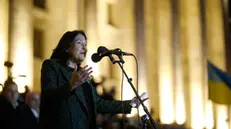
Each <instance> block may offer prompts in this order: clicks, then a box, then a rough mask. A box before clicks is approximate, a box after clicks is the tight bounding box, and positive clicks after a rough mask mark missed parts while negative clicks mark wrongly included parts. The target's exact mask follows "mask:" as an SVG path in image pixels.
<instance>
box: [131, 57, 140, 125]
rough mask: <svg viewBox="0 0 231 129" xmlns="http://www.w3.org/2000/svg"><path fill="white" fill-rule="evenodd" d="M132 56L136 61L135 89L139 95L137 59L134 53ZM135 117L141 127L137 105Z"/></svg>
mask: <svg viewBox="0 0 231 129" xmlns="http://www.w3.org/2000/svg"><path fill="white" fill-rule="evenodd" d="M132 57H133V58H134V59H135V62H136V90H137V93H138V95H139V67H138V60H137V58H136V56H135V55H133V54H132ZM137 119H138V128H140V129H141V128H142V125H141V123H140V112H139V107H137Z"/></svg>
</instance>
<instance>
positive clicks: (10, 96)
mask: <svg viewBox="0 0 231 129" xmlns="http://www.w3.org/2000/svg"><path fill="white" fill-rule="evenodd" d="M19 104H20V103H19V102H18V86H17V84H16V83H15V82H13V81H12V80H7V81H6V82H5V84H4V87H3V91H2V93H1V95H0V129H13V128H14V125H15V122H16V121H15V110H16V107H17V106H18V105H19Z"/></svg>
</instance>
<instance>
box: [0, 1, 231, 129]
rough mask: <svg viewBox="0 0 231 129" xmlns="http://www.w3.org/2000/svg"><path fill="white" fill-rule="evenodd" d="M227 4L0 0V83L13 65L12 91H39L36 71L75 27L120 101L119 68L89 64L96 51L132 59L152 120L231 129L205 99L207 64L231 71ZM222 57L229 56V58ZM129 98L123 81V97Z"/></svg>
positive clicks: (223, 111) (226, 112) (129, 66)
mask: <svg viewBox="0 0 231 129" xmlns="http://www.w3.org/2000/svg"><path fill="white" fill-rule="evenodd" d="M228 14H229V13H228V0H0V19H1V20H0V64H2V65H0V83H3V82H4V80H5V79H6V78H7V74H8V72H9V71H7V69H6V68H5V67H4V66H3V64H4V61H6V60H9V61H12V62H13V63H14V66H13V68H12V74H13V76H17V75H26V77H25V78H22V77H19V78H16V82H17V83H18V85H19V91H20V92H23V90H24V89H23V86H24V85H28V86H29V87H30V88H31V89H33V90H35V91H40V70H41V64H42V61H43V60H44V59H47V58H49V57H50V55H51V53H52V50H53V49H54V48H55V47H56V45H57V43H58V41H59V39H60V38H61V36H62V35H63V34H64V33H65V32H66V31H68V30H75V29H82V30H84V31H86V33H87V36H88V55H87V60H86V62H85V63H86V64H89V65H90V66H92V67H93V69H94V73H93V75H94V76H95V77H100V76H104V77H106V78H107V81H106V82H105V83H106V84H105V86H106V88H110V86H112V85H115V86H116V87H117V88H116V91H117V94H116V98H117V99H120V96H121V95H120V93H121V86H120V85H121V79H122V78H121V74H122V73H121V70H120V68H119V67H118V66H117V65H113V64H112V63H111V62H110V61H109V60H108V59H103V60H102V61H101V62H99V63H97V64H96V63H93V62H92V61H91V54H93V53H94V52H96V50H97V47H98V46H101V45H103V46H106V47H108V48H121V49H122V50H124V51H127V52H131V53H134V54H135V55H136V57H137V58H138V64H139V65H138V68H139V75H138V81H136V80H137V76H136V63H135V60H134V58H132V57H124V60H125V62H126V63H125V64H124V68H125V70H126V72H127V73H128V75H129V76H130V77H132V78H133V83H134V84H135V86H137V85H136V83H137V82H138V84H139V85H138V86H139V93H140V94H141V93H142V92H147V93H148V94H149V98H150V99H149V101H148V102H147V103H146V105H147V106H148V108H149V109H153V110H154V114H153V118H155V119H160V121H161V122H162V123H165V124H170V123H174V122H176V123H178V124H186V125H187V126H188V127H190V128H192V129H203V128H206V129H212V128H214V127H215V128H216V129H230V120H231V119H229V117H230V108H229V106H228V105H218V104H214V103H212V102H211V101H210V100H208V86H207V75H206V60H207V59H209V60H210V61H212V62H213V63H214V64H215V65H217V66H218V67H220V68H221V69H223V70H228V71H229V72H230V71H231V70H230V69H231V68H229V67H227V66H230V64H231V63H230V61H229V58H230V57H231V56H230V51H229V48H230V45H229V29H228V27H229V22H228V17H229V15H228ZM228 57H229V58H228ZM133 96H134V94H133V91H132V89H131V87H130V85H129V84H128V83H127V80H126V79H125V80H124V85H123V99H131V98H132V97H133Z"/></svg>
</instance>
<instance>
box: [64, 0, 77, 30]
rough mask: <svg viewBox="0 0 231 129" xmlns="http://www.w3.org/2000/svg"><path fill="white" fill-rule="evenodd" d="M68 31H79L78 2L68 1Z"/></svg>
mask: <svg viewBox="0 0 231 129" xmlns="http://www.w3.org/2000/svg"><path fill="white" fill-rule="evenodd" d="M66 3H67V5H66V7H67V19H66V20H67V30H69V31H70V30H76V29H78V28H77V27H78V17H79V15H78V9H79V8H78V4H79V3H78V0H67V1H66Z"/></svg>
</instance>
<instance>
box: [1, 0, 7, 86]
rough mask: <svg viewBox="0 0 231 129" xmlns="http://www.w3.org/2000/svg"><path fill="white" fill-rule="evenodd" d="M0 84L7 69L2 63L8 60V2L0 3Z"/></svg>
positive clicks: (3, 0) (2, 0)
mask: <svg viewBox="0 0 231 129" xmlns="http://www.w3.org/2000/svg"><path fill="white" fill-rule="evenodd" d="M0 17H1V20H0V48H1V51H0V83H1V84H3V83H4V81H5V79H6V78H7V69H6V67H4V65H3V64H4V61H6V60H7V59H8V32H9V31H8V30H9V28H8V27H9V20H8V19H9V0H1V1H0Z"/></svg>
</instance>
